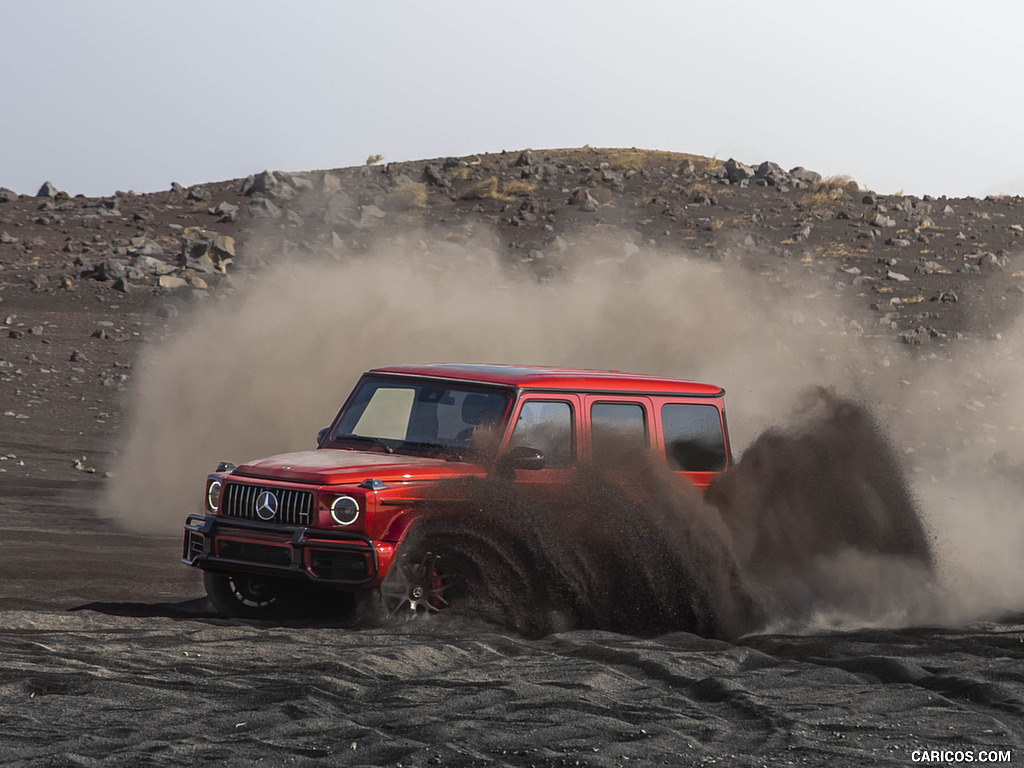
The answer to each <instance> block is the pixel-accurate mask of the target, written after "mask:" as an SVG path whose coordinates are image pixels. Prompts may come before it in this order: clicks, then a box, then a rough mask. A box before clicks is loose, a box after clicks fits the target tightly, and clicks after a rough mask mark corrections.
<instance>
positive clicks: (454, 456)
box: [402, 442, 472, 461]
mask: <svg viewBox="0 0 1024 768" xmlns="http://www.w3.org/2000/svg"><path fill="white" fill-rule="evenodd" d="M402 448H403V449H407V448H411V449H412V450H414V451H423V452H424V453H428V454H430V455H431V456H440V457H441V458H443V459H444V460H445V461H465V460H466V454H467V453H471V452H472V449H471V448H459V447H458V446H455V445H441V444H439V443H408V442H407V443H402Z"/></svg>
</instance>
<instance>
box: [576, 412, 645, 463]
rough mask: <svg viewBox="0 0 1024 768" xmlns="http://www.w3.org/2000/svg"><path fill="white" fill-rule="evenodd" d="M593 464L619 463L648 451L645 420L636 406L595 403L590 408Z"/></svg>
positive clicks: (642, 413)
mask: <svg viewBox="0 0 1024 768" xmlns="http://www.w3.org/2000/svg"><path fill="white" fill-rule="evenodd" d="M590 433H591V450H592V453H593V458H594V461H595V462H597V463H609V462H612V463H614V462H616V461H621V460H622V459H624V458H628V457H629V456H632V455H636V454H637V453H638V452H640V451H646V450H647V420H646V419H645V417H644V408H643V406H642V405H640V404H639V403H594V404H593V405H592V406H591V407H590Z"/></svg>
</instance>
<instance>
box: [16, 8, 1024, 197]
mask: <svg viewBox="0 0 1024 768" xmlns="http://www.w3.org/2000/svg"><path fill="white" fill-rule="evenodd" d="M1022 34H1024V3H1019V2H1009V1H1007V2H994V1H986V0H973V2H964V1H963V0H958V1H956V2H950V1H947V0H930V1H929V2H899V1H898V0H886V1H885V2H875V1H874V0H860V2H857V3H838V2H828V1H827V0H813V1H807V2H804V1H803V0H793V1H792V2H771V0H704V2H686V1H685V0H678V1H675V2H672V1H671V0H659V1H653V0H652V1H651V2H643V1H642V0H633V2H626V1H625V0H619V1H617V2H610V1H606V0H591V1H590V2H586V1H585V0H546V2H536V1H535V0H515V1H514V2H501V3H499V2H489V1H488V0H451V1H448V0H432V1H431V2H412V1H411V0H410V1H408V2H398V1H397V0H395V1H388V0H373V1H372V2H370V1H367V0H358V1H356V0H353V1H351V2H347V1H345V0H334V1H333V2H328V1H327V0H309V1H306V0H291V2H288V3H285V2H269V1H268V0H202V1H200V0H176V1H175V2H149V1H148V0H146V1H141V0H131V1H129V0H47V1H46V2H28V0H24V1H23V0H0V41H2V46H0V50H2V51H3V55H2V57H0V58H2V70H0V186H6V187H10V188H12V189H14V190H16V191H18V192H22V193H33V194H34V193H35V192H36V190H37V189H38V188H39V186H40V185H41V184H42V183H43V182H44V181H47V180H49V181H52V182H53V183H54V184H55V185H56V186H57V187H59V188H61V189H65V190H67V191H68V192H70V193H72V194H76V193H80V192H81V193H85V194H88V195H109V194H113V192H114V191H115V190H118V189H123V190H127V189H134V190H136V191H139V192H151V191H156V190H161V189H166V188H168V187H169V185H170V183H171V182H172V181H177V182H180V183H182V184H186V185H188V184H194V183H197V182H203V181H219V180H223V179H229V178H236V177H244V176H246V175H248V174H250V173H253V172H258V171H261V170H263V169H266V168H270V169H286V170H310V169H318V168H335V167H341V166H349V165H359V164H362V163H363V162H364V161H365V159H366V157H367V156H368V155H369V154H371V153H381V154H383V155H385V156H386V158H387V159H388V160H415V159H424V158H431V157H446V156H458V155H466V154H473V153H477V152H496V151H500V150H502V149H507V150H510V151H511V150H518V149H522V148H524V147H532V148H535V149H543V148H551V147H578V146H583V145H585V144H590V145H591V146H597V147H630V146H636V147H642V148H647V149H665V150H673V151H679V152H693V153H697V154H703V155H717V156H718V157H719V158H721V159H726V158H728V157H735V158H737V159H739V160H742V161H744V162H748V163H759V162H761V161H762V160H774V161H776V162H778V163H779V164H781V165H783V166H784V167H786V168H790V167H792V166H794V165H803V166H806V167H808V168H811V169H813V170H817V171H820V172H822V173H824V174H840V173H842V174H849V175H851V176H853V177H854V178H855V179H857V180H858V181H860V182H861V183H862V184H863V185H865V186H868V187H870V188H872V189H875V190H877V191H879V192H895V191H898V190H900V189H902V190H904V191H906V192H907V193H912V194H925V193H930V194H933V195H940V194H946V195H950V196H962V195H985V194H989V193H996V192H1011V193H1021V194H1024V150H1022V148H1021V144H1020V141H1019V137H1020V135H1021V133H1022V132H1021V130H1020V126H1021V124H1022V117H1024V96H1022V86H1021V76H1022V75H1024V44H1021V42H1020V41H1021V35H1022Z"/></svg>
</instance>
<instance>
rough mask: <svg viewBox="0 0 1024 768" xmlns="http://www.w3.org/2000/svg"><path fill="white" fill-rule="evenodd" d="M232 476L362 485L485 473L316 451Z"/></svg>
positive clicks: (415, 460)
mask: <svg viewBox="0 0 1024 768" xmlns="http://www.w3.org/2000/svg"><path fill="white" fill-rule="evenodd" d="M231 474H232V475H236V476H238V475H240V476H242V477H258V478H262V479H266V480H281V481H286V482H292V483H315V484H317V485H342V484H346V483H361V482H362V481H363V480H366V479H368V478H374V479H377V480H381V481H383V482H385V483H401V482H411V481H416V480H441V479H445V478H453V477H464V476H467V475H483V474H485V471H484V469H483V467H481V466H480V465H478V464H469V463H466V462H461V461H445V460H444V459H433V458H428V457H424V456H408V455H403V454H397V453H376V452H371V451H353V450H341V449H337V448H320V449H318V450H315V451H299V452H296V453H281V454H278V455H277V456H269V457H267V458H265V459H259V460H257V461H250V462H249V463H247V464H243V465H241V466H240V467H237V468H236V469H234V470H233V471H232V472H231Z"/></svg>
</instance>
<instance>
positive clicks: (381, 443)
mask: <svg viewBox="0 0 1024 768" xmlns="http://www.w3.org/2000/svg"><path fill="white" fill-rule="evenodd" d="M331 439H332V440H351V441H354V442H358V443H369V444H370V445H374V446H377V447H378V448H383V449H384V452H385V453H394V452H395V448H394V446H392V445H391V443H393V442H398V443H399V444H401V443H402V441H401V440H398V441H395V440H388V439H387V438H385V437H370V436H369V435H332V436H331Z"/></svg>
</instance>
